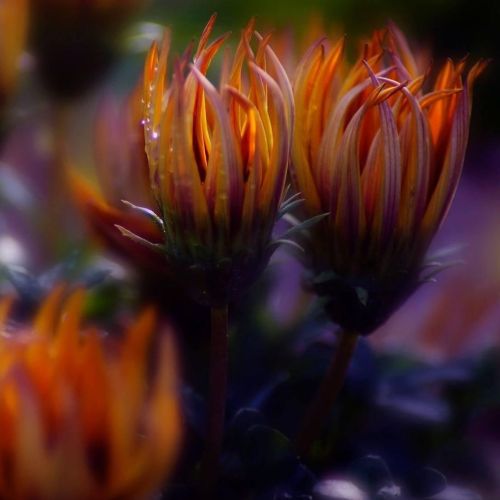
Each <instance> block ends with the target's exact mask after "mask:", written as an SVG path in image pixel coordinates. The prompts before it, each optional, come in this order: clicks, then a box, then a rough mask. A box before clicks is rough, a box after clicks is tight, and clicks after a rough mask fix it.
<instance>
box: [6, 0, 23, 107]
mask: <svg viewBox="0 0 500 500" xmlns="http://www.w3.org/2000/svg"><path fill="white" fill-rule="evenodd" d="M27 25H28V0H1V1H0V106H1V105H3V103H4V102H5V100H6V99H7V97H8V96H9V95H10V94H11V92H12V91H13V89H14V87H15V85H16V81H17V74H18V64H19V57H20V55H21V52H22V51H23V49H24V44H25V41H26V32H27Z"/></svg>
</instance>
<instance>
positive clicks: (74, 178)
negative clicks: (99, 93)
mask: <svg viewBox="0 0 500 500" xmlns="http://www.w3.org/2000/svg"><path fill="white" fill-rule="evenodd" d="M141 91H142V87H141V86H138V87H137V88H136V89H135V90H134V91H133V92H132V93H131V95H130V96H129V97H128V98H127V99H126V100H125V101H124V102H123V103H122V104H121V105H120V106H119V105H117V104H116V102H115V101H114V100H113V99H112V98H107V99H106V100H105V101H104V102H103V104H102V105H101V107H100V108H99V111H98V116H97V121H96V127H95V135H94V145H95V147H94V153H95V162H96V167H97V168H96V171H97V177H98V184H99V188H100V189H99V188H97V187H95V186H94V185H93V184H92V183H91V182H89V181H88V180H86V179H85V176H84V174H83V173H81V172H79V171H78V170H77V169H76V168H72V169H70V171H69V173H70V175H69V181H70V186H71V192H72V195H73V199H74V201H75V202H76V204H77V206H78V208H79V210H80V212H81V213H82V215H83V216H84V218H85V220H86V222H87V224H88V226H89V229H90V231H91V233H92V234H93V235H94V236H95V237H96V239H97V240H98V241H99V242H100V243H101V244H103V245H104V246H105V247H106V248H108V249H109V250H111V251H112V252H114V253H115V254H116V255H118V256H120V257H123V258H124V259H125V260H126V261H127V262H128V263H130V264H132V265H133V266H134V267H135V268H136V269H139V270H144V271H146V272H147V271H149V272H160V273H163V274H167V275H168V274H169V272H168V268H167V263H166V261H165V259H164V258H163V256H161V255H159V254H158V253H157V252H155V251H152V250H151V249H149V248H148V247H146V246H142V245H137V244H136V243H134V242H132V241H130V240H128V239H125V238H123V237H122V236H121V235H120V233H119V232H118V231H117V230H116V227H115V225H126V226H127V227H128V228H130V230H131V231H133V232H134V233H135V234H137V235H139V236H140V237H141V238H144V239H146V240H148V241H152V242H155V243H161V242H162V239H163V235H162V232H161V230H160V229H159V228H158V226H157V225H155V224H154V223H152V222H151V221H150V220H148V219H147V218H145V217H142V216H140V215H138V214H136V213H135V212H134V211H132V210H130V209H129V208H127V207H126V206H125V204H124V203H123V200H124V199H127V200H130V201H131V202H133V203H134V204H138V205H150V204H152V203H153V202H152V199H151V194H150V187H149V169H148V163H147V157H146V153H145V151H144V131H143V127H142V123H141V122H142V103H141Z"/></svg>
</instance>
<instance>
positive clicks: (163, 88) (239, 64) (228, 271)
mask: <svg viewBox="0 0 500 500" xmlns="http://www.w3.org/2000/svg"><path fill="white" fill-rule="evenodd" d="M213 23H214V18H212V19H211V21H210V22H209V24H208V25H207V27H206V28H205V31H204V32H203V34H202V37H201V40H200V43H199V46H198V49H197V51H196V54H195V57H194V63H193V64H192V65H191V66H188V56H187V55H185V56H184V57H182V58H181V59H180V60H179V61H177V62H176V63H174V69H173V76H172V78H171V80H170V81H168V77H167V62H168V53H169V48H170V40H169V36H168V34H167V35H166V36H165V38H164V41H163V43H162V45H161V46H160V47H158V46H157V44H154V45H153V47H152V48H151V51H150V53H149V55H148V58H147V61H146V68H145V73H144V102H145V137H146V152H147V155H148V160H149V171H150V182H151V190H152V195H153V197H154V199H155V205H153V208H154V209H155V210H156V211H157V214H150V215H151V218H152V219H153V220H155V221H156V223H157V224H158V225H159V226H160V227H161V228H162V230H163V233H164V241H165V244H164V245H162V246H157V247H158V249H159V250H160V251H162V252H164V254H165V256H166V259H167V261H168V263H169V265H170V266H171V268H173V269H174V268H175V270H176V272H178V273H179V275H180V276H182V277H183V278H182V280H183V282H185V283H186V285H187V286H188V287H190V288H191V291H192V292H193V295H194V296H195V297H196V298H197V299H198V300H200V301H201V302H206V303H211V304H213V303H227V301H228V299H229V297H232V296H233V294H237V293H238V292H239V291H241V289H242V288H244V287H245V286H246V285H248V284H249V283H250V282H251V281H253V280H254V279H255V278H256V277H257V276H258V275H259V273H260V271H261V270H262V269H263V267H264V266H265V265H266V264H267V261H268V260H269V257H270V255H271V254H272V252H273V251H274V249H275V248H276V246H275V245H273V243H272V242H271V233H272V230H273V227H274V224H275V221H276V218H277V212H278V208H279V206H280V203H281V202H282V198H283V188H284V183H285V178H286V172H287V164H288V158H289V149H290V143H291V135H292V122H293V102H292V93H291V87H290V84H289V81H288V78H287V76H286V73H285V71H284V69H283V67H282V66H281V64H280V63H279V61H278V59H277V57H276V56H275V54H274V52H273V51H272V50H271V48H270V47H269V45H268V42H269V37H264V38H262V37H260V36H259V35H255V37H256V38H257V41H256V45H257V46H256V49H255V52H254V50H253V49H252V47H251V44H252V42H253V40H254V33H253V25H252V24H250V25H249V26H248V27H247V28H246V29H245V30H244V31H243V34H242V36H241V40H240V43H239V45H238V48H237V49H236V52H235V54H234V57H233V61H232V64H231V63H229V61H228V60H227V59H226V61H225V63H224V64H223V67H222V71H221V77H220V83H219V88H218V89H217V88H216V87H215V86H214V85H213V84H212V83H210V81H209V80H208V79H207V77H206V76H205V75H206V73H207V71H208V69H209V66H210V63H211V62H212V59H213V58H214V56H215V55H216V53H217V52H218V51H219V49H220V47H221V46H222V43H223V42H224V40H225V38H226V36H221V37H219V38H218V39H217V40H215V41H214V42H213V43H212V44H210V45H209V44H208V38H209V36H210V33H211V31H212V26H213ZM267 67H269V69H267V70H266V68H267ZM142 211H143V212H144V209H142ZM124 227H125V228H126V229H123V228H122V229H123V231H124V233H125V234H126V235H127V236H130V237H132V238H134V235H133V234H131V232H132V231H133V229H131V228H130V226H129V225H128V224H126V225H124Z"/></svg>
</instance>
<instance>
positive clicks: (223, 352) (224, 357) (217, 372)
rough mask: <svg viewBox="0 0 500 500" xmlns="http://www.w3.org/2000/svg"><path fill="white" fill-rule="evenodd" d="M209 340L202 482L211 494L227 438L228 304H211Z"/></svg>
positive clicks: (206, 495)
mask: <svg viewBox="0 0 500 500" xmlns="http://www.w3.org/2000/svg"><path fill="white" fill-rule="evenodd" d="M211 323H212V332H211V341H210V388H209V401H208V426H207V439H206V448H205V454H204V456H203V460H202V464H201V485H202V489H203V493H204V494H205V497H210V495H211V494H212V491H213V488H214V487H215V484H216V482H217V474H218V463H219V457H220V452H221V449H222V440H223V437H224V419H225V413H226V391H227V366H228V306H227V305H225V306H221V307H212V310H211Z"/></svg>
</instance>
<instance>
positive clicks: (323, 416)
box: [297, 330, 359, 456]
mask: <svg viewBox="0 0 500 500" xmlns="http://www.w3.org/2000/svg"><path fill="white" fill-rule="evenodd" d="M358 338H359V335H358V334H357V333H355V332H350V331H346V330H342V332H341V334H340V338H339V341H338V344H337V346H336V349H335V352H334V354H333V357H332V361H331V363H330V366H329V367H328V371H327V372H326V375H325V377H324V378H323V381H322V382H321V385H320V386H319V388H318V391H317V392H316V395H315V396H314V399H313V400H312V401H311V403H310V405H309V407H308V409H307V411H306V413H305V417H304V420H303V421H302V427H301V428H300V432H299V434H298V437H297V449H298V451H299V453H300V454H301V455H302V456H305V455H307V453H308V452H309V449H310V447H311V445H312V443H313V442H314V440H315V439H316V438H317V437H318V435H319V433H320V432H321V429H322V428H323V426H324V425H325V423H326V421H327V419H328V415H329V414H330V412H331V410H332V408H333V405H334V404H335V401H336V400H337V397H338V395H339V393H340V391H341V389H342V387H343V385H344V380H345V377H346V375H347V371H348V369H349V364H350V362H351V358H352V355H353V354H354V351H355V350H356V345H357V343H358Z"/></svg>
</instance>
